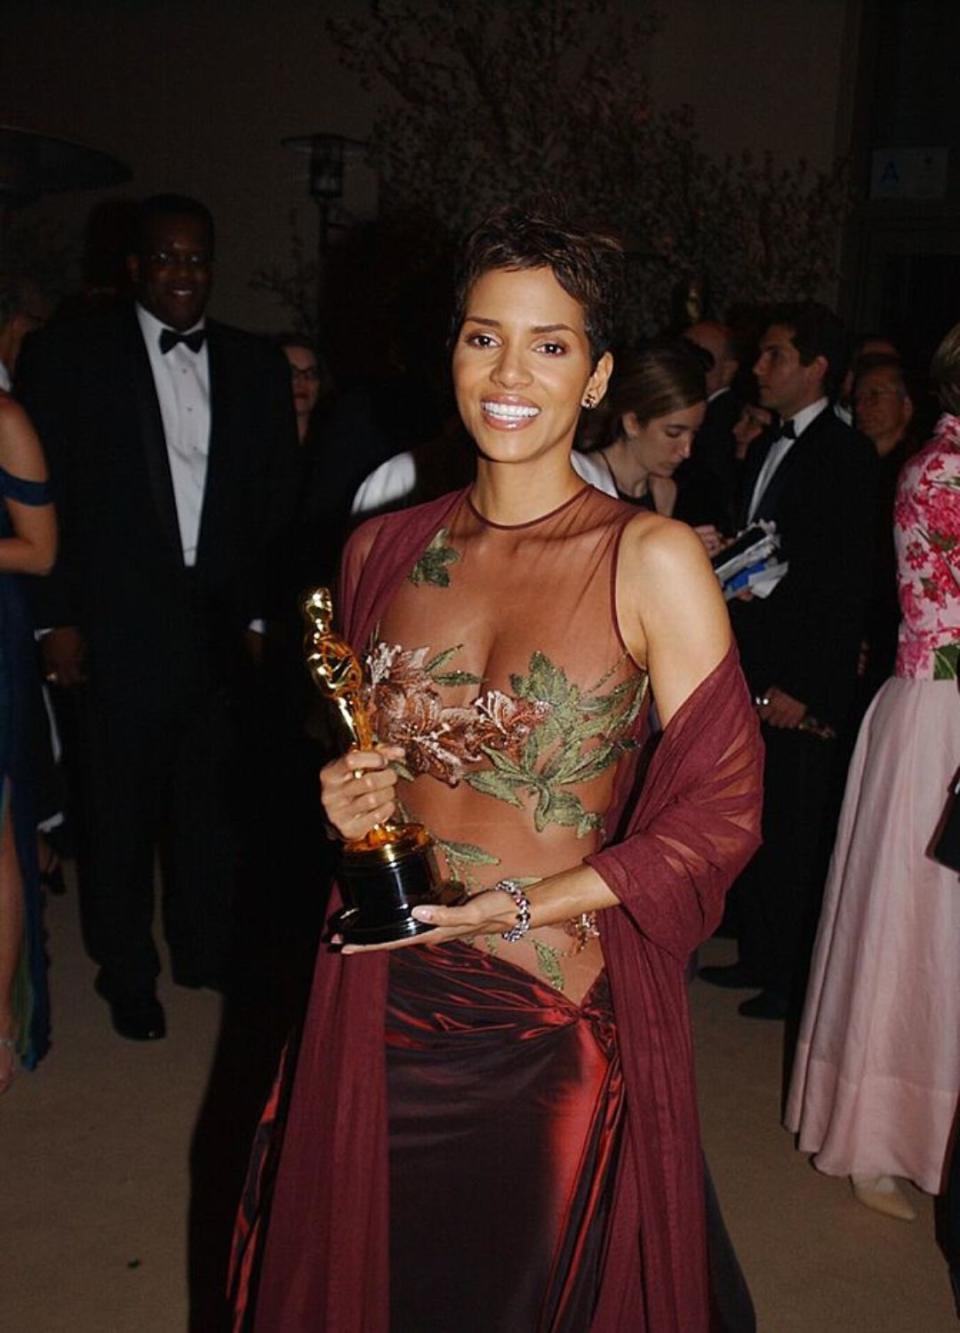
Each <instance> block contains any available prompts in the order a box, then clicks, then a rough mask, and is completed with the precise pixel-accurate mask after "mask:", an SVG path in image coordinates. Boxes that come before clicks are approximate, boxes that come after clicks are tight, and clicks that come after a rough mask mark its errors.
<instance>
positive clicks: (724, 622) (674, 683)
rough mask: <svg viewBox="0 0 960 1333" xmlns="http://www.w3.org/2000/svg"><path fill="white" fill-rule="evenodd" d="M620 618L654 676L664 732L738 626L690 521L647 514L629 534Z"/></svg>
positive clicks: (621, 570)
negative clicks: (734, 627) (731, 626)
mask: <svg viewBox="0 0 960 1333" xmlns="http://www.w3.org/2000/svg"><path fill="white" fill-rule="evenodd" d="M617 618H618V620H619V623H620V632H621V633H622V635H623V638H624V642H625V643H626V645H627V647H628V648H629V649H630V652H631V653H632V655H633V657H634V658H635V659H636V661H638V662H641V663H644V664H645V665H646V667H647V670H648V671H649V673H650V688H651V690H652V692H653V697H654V699H655V700H656V704H657V713H658V715H659V718H660V722H661V725H662V726H664V727H665V726H666V725H667V723H668V722H669V721H670V719H671V718H672V717H673V715H674V714H675V713H676V712H677V710H678V709H679V708H680V707H681V706H682V705H683V704H684V703H685V702H686V700H687V699H688V698H689V697H690V695H691V694H693V692H694V690H695V689H696V688H697V686H698V685H699V684H700V683H701V681H704V680H706V678H707V676H709V674H710V672H711V671H712V670H713V669H714V667H715V666H717V664H718V663H719V662H721V661H722V660H723V658H724V656H725V655H726V652H727V649H728V648H729V647H730V639H731V634H730V620H729V617H728V616H727V608H726V605H725V604H724V600H723V595H722V593H721V592H720V585H719V583H718V582H717V576H716V574H714V572H713V568H712V566H711V564H710V561H709V560H708V559H707V556H706V552H705V551H704V548H703V543H702V542H701V541H700V539H699V538H698V537H697V535H696V534H695V533H694V531H693V529H692V528H689V527H688V526H687V525H686V524H685V523H674V522H671V521H668V520H665V519H661V518H656V517H651V516H647V515H639V516H638V517H637V518H635V519H634V520H633V522H632V523H630V524H629V526H628V527H627V529H626V531H625V532H624V534H623V541H622V545H621V550H620V561H619V565H618V568H617Z"/></svg>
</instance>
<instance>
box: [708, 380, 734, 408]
mask: <svg viewBox="0 0 960 1333" xmlns="http://www.w3.org/2000/svg"><path fill="white" fill-rule="evenodd" d="M729 392H730V385H729V384H724V385H723V386H722V387H721V388H719V389H714V391H713V393H711V394H708V395H707V402H708V403H712V402H715V401H716V400H717V399H718V398H719V397H720V396H721V394H725V393H729Z"/></svg>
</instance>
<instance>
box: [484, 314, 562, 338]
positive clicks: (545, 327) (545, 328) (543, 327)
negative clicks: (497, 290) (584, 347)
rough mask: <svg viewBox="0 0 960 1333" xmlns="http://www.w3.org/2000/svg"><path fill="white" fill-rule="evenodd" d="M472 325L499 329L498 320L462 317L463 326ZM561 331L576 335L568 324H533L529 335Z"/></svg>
mask: <svg viewBox="0 0 960 1333" xmlns="http://www.w3.org/2000/svg"><path fill="white" fill-rule="evenodd" d="M468 320H469V321H470V323H472V324H486V325H487V327H488V328H491V329H498V328H499V327H500V321H499V319H484V317H483V316H482V315H464V317H463V322H464V324H466V323H467V321H468ZM561 330H563V331H564V332H566V333H573V334H575V333H576V329H574V328H571V326H570V325H569V324H534V326H533V328H532V329H531V330H530V332H531V333H558V332H560V331H561Z"/></svg>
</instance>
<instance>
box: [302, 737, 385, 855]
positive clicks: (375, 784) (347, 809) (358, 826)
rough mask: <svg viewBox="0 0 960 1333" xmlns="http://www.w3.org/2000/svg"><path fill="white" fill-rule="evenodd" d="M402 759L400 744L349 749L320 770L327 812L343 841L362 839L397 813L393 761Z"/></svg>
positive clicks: (329, 819)
mask: <svg viewBox="0 0 960 1333" xmlns="http://www.w3.org/2000/svg"><path fill="white" fill-rule="evenodd" d="M402 758H403V749H402V747H400V746H399V745H378V746H377V747H376V749H374V750H349V751H348V752H347V753H346V754H345V755H343V756H342V757H341V758H340V759H334V760H333V762H332V763H329V764H326V765H325V766H324V767H323V768H322V769H321V770H320V800H321V802H322V804H323V810H324V813H325V814H326V816H327V819H328V821H329V822H330V824H332V825H333V827H334V828H335V829H336V831H337V832H338V833H339V835H340V837H341V838H346V839H350V840H351V841H352V840H355V839H357V838H362V837H363V836H364V834H366V833H369V832H370V830H371V829H372V828H373V826H374V825H375V824H382V823H383V822H384V820H386V819H389V818H390V816H391V815H392V814H393V813H394V811H395V810H396V808H397V793H396V787H397V774H396V772H395V770H394V769H392V768H391V767H390V762H391V760H393V759H402Z"/></svg>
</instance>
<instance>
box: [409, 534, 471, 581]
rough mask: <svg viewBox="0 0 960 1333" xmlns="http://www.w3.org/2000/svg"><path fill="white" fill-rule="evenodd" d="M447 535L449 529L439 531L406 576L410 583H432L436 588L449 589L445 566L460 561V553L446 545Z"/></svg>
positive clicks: (448, 576)
mask: <svg viewBox="0 0 960 1333" xmlns="http://www.w3.org/2000/svg"><path fill="white" fill-rule="evenodd" d="M449 535H450V533H449V529H447V528H441V529H440V531H439V532H438V533H437V535H436V536H435V537H434V539H433V541H432V542H431V543H430V545H429V546H428V547H427V549H426V550H425V551H424V553H423V555H421V557H420V559H419V560H418V561H417V563H416V564H415V565H414V567H413V569H411V571H410V573H409V574H408V575H407V578H408V579H409V581H410V582H411V583H432V584H433V585H434V586H435V587H437V588H449V586H450V575H449V574H448V573H447V569H446V566H447V565H454V564H456V562H457V561H458V560H459V559H460V552H459V551H457V550H455V549H454V548H453V547H452V546H448V545H447V537H448V536H449Z"/></svg>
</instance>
